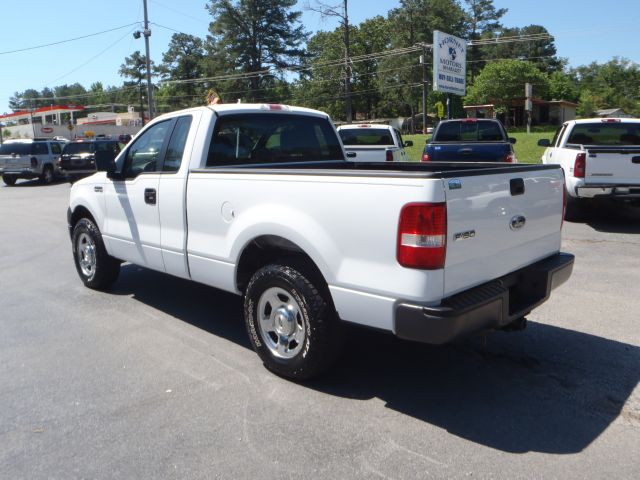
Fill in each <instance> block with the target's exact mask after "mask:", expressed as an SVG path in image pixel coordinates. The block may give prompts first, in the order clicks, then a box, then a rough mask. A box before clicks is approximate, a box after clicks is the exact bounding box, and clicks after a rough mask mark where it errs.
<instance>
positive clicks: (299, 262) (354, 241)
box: [68, 104, 573, 380]
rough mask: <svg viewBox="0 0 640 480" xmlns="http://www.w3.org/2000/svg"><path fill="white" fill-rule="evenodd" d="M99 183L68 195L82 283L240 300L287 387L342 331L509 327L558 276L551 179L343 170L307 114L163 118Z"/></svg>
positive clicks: (354, 166)
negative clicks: (147, 278)
mask: <svg viewBox="0 0 640 480" xmlns="http://www.w3.org/2000/svg"><path fill="white" fill-rule="evenodd" d="M107 170H108V171H106V172H105V171H101V172H97V173H96V174H94V175H92V176H90V177H87V178H85V179H83V180H80V181H78V182H77V183H75V184H74V185H73V186H72V188H71V194H70V206H69V210H68V224H69V232H70V234H71V240H72V248H73V258H74V260H75V265H76V268H77V271H78V274H79V275H80V278H81V279H82V281H83V282H84V284H85V285H86V286H87V287H90V288H95V289H102V288H106V287H108V286H109V285H110V284H112V283H113V282H114V281H115V280H116V278H117V276H118V272H119V270H120V264H121V262H123V261H127V262H132V263H135V264H138V265H141V266H144V267H147V268H150V269H153V270H157V271H159V272H166V273H169V274H171V275H175V276H178V277H182V278H186V279H191V280H194V281H196V282H201V283H204V284H207V285H210V286H213V287H216V288H220V289H223V290H226V291H229V292H233V293H236V294H238V295H243V297H244V318H245V323H246V327H247V331H248V334H249V338H250V341H251V343H252V345H253V347H254V349H255V350H256V352H257V353H258V354H259V356H260V357H261V359H262V360H263V362H264V364H265V365H266V366H267V367H268V368H269V369H270V370H272V371H274V372H276V373H277V374H279V375H283V376H286V377H289V378H294V379H298V380H301V379H305V378H309V377H311V376H313V375H315V374H317V373H319V372H321V371H322V370H324V369H326V368H327V367H328V366H329V365H330V364H331V363H332V361H334V360H335V359H336V358H337V355H338V352H339V351H340V345H341V343H342V339H343V334H342V330H343V326H344V322H353V323H357V324H362V325H367V326H370V327H375V328H378V329H381V330H385V331H388V332H393V333H394V334H395V335H397V336H398V337H400V338H403V339H409V340H415V341H420V342H426V343H432V344H439V343H444V342H448V341H450V340H453V339H455V338H458V337H460V336H463V335H466V334H470V333H473V332H477V331H484V330H491V329H496V328H506V329H510V328H511V329H513V328H522V327H523V326H524V325H525V321H524V316H525V315H527V314H528V313H529V312H530V311H531V310H532V309H533V308H534V307H536V306H538V305H540V304H541V303H542V302H544V301H545V300H546V299H547V298H548V297H549V294H550V292H551V290H552V289H554V288H555V287H557V286H558V285H560V284H562V283H563V282H564V281H565V280H567V278H568V277H569V276H570V274H571V270H572V267H573V256H572V255H570V254H566V253H560V251H559V250H560V234H561V225H562V214H563V192H564V183H563V178H562V171H561V169H560V168H559V167H558V166H551V165H547V166H544V165H527V166H525V165H519V166H505V165H504V164H487V163H483V164H469V163H465V164H460V163H458V164H455V165H452V164H446V163H440V164H438V165H428V164H427V165H425V164H420V163H415V164H412V163H365V164H362V163H359V162H349V161H347V160H346V157H345V153H344V150H343V148H342V146H341V144H340V141H339V139H338V136H337V135H336V130H335V129H334V127H333V124H332V122H331V119H330V118H329V117H328V116H327V115H326V114H324V113H322V112H318V111H315V110H308V109H304V108H296V107H289V106H285V105H238V104H234V105H216V106H213V107H201V108H194V109H190V110H183V111H179V112H175V113H171V114H167V115H163V116H161V117H159V118H157V119H155V120H153V121H152V122H150V123H149V124H148V125H147V126H146V127H145V128H144V129H143V130H141V131H140V133H139V134H138V135H137V136H136V137H135V138H134V139H133V140H132V141H131V142H130V143H129V144H128V145H127V146H126V148H125V149H124V150H123V151H122V152H121V153H120V155H119V156H118V157H117V158H116V160H115V161H114V162H113V164H112V165H109V166H108V167H107ZM203 301H206V299H203ZM211 308H215V305H212V306H211Z"/></svg>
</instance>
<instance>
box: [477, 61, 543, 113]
mask: <svg viewBox="0 0 640 480" xmlns="http://www.w3.org/2000/svg"><path fill="white" fill-rule="evenodd" d="M525 83H531V84H533V94H534V97H537V98H547V96H548V93H549V78H548V77H547V75H546V74H545V73H544V72H541V71H540V70H539V69H538V67H536V66H535V65H534V64H533V63H531V62H525V61H522V60H500V61H497V62H493V63H490V64H489V65H487V66H486V67H485V68H484V69H483V70H482V72H481V73H480V75H478V76H477V77H476V81H475V83H474V84H473V85H472V86H471V87H470V88H469V89H468V90H467V96H466V97H465V103H466V104H467V105H469V104H485V103H493V104H494V105H495V106H496V110H497V111H498V112H501V111H505V110H506V109H507V108H508V106H509V103H510V101H513V100H518V99H522V98H523V97H524V85H525Z"/></svg>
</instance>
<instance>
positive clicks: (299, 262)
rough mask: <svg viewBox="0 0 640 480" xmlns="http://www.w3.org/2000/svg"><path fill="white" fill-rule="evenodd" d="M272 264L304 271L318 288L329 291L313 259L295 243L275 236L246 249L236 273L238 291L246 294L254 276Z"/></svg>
mask: <svg viewBox="0 0 640 480" xmlns="http://www.w3.org/2000/svg"><path fill="white" fill-rule="evenodd" d="M272 263H285V264H287V265H290V266H292V267H297V268H299V269H302V270H304V272H301V273H305V274H306V275H308V276H310V277H311V278H310V280H312V281H313V282H314V284H315V285H316V287H317V288H321V289H323V290H324V291H326V292H328V291H329V288H328V286H327V282H326V280H325V279H324V276H323V275H322V272H321V271H320V269H319V268H318V266H317V265H316V264H315V262H314V261H313V260H312V259H311V257H310V256H309V255H307V254H306V253H305V252H304V251H303V250H302V249H301V248H300V247H299V246H298V245H296V244H295V243H293V242H291V241H289V240H287V239H285V238H282V237H278V236H275V235H264V236H262V237H258V238H256V239H254V240H253V241H251V243H249V244H248V245H247V246H246V247H245V249H244V251H243V252H242V255H240V260H239V261H238V268H237V271H236V286H237V287H238V290H240V291H241V292H244V291H245V289H246V288H247V285H248V284H249V281H250V280H251V277H252V276H253V274H254V273H255V272H256V271H257V270H259V269H260V268H262V267H264V266H265V265H269V264H272Z"/></svg>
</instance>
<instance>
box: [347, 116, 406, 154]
mask: <svg viewBox="0 0 640 480" xmlns="http://www.w3.org/2000/svg"><path fill="white" fill-rule="evenodd" d="M338 134H339V135H340V139H341V140H342V144H343V145H344V149H345V150H346V151H347V158H349V159H351V160H355V161H357V162H408V161H409V156H408V155H407V152H406V151H405V149H404V147H412V146H413V142H412V141H411V140H407V141H406V142H405V141H403V140H402V135H400V132H399V131H398V130H397V129H395V128H393V127H392V126H390V125H377V124H374V123H360V124H357V125H355V124H354V125H340V126H339V127H338Z"/></svg>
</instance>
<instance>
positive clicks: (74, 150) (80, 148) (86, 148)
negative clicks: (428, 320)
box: [62, 143, 95, 155]
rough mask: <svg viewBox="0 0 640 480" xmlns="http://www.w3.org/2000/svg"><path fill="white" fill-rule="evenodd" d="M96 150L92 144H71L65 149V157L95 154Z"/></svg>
mask: <svg viewBox="0 0 640 480" xmlns="http://www.w3.org/2000/svg"><path fill="white" fill-rule="evenodd" d="M94 151H95V149H94V148H93V145H92V144H91V143H69V144H67V145H66V146H65V147H64V151H63V152H62V154H63V155H75V154H78V153H93V152H94Z"/></svg>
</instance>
